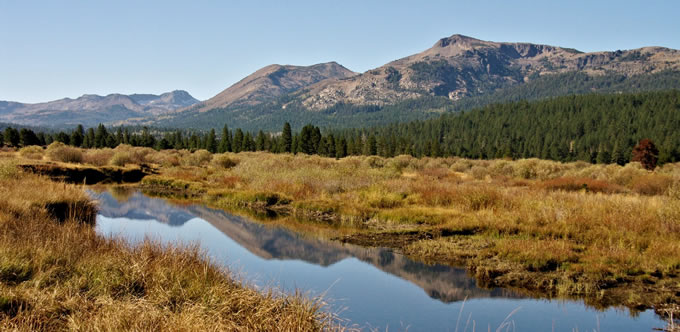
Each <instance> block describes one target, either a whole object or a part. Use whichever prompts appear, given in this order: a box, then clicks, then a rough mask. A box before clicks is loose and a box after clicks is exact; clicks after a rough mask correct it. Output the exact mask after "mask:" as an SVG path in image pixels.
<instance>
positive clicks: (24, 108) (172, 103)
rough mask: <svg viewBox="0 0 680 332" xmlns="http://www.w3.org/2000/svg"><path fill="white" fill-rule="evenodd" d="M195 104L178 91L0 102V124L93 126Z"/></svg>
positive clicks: (188, 95)
mask: <svg viewBox="0 0 680 332" xmlns="http://www.w3.org/2000/svg"><path fill="white" fill-rule="evenodd" d="M197 102H198V100H196V99H195V98H193V97H192V96H191V95H190V94H189V93H188V92H186V91H181V90H176V91H172V92H168V93H164V94H162V95H152V94H133V95H129V96H128V95H122V94H110V95H107V96H98V95H83V96H81V97H79V98H77V99H70V98H64V99H60V100H55V101H50V102H46V103H37V104H22V103H16V102H2V101H0V121H2V122H11V123H18V124H27V125H35V126H57V127H58V126H69V125H76V124H83V125H86V126H94V125H97V124H98V123H112V122H117V121H123V120H128V119H130V118H142V117H148V116H158V115H162V114H165V113H168V112H170V111H174V110H176V109H178V108H182V107H187V106H191V105H193V104H195V103H197Z"/></svg>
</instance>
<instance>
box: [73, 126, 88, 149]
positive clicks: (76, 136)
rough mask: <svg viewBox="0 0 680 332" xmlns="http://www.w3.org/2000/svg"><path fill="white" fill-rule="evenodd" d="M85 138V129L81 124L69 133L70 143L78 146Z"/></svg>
mask: <svg viewBox="0 0 680 332" xmlns="http://www.w3.org/2000/svg"><path fill="white" fill-rule="evenodd" d="M84 138H85V129H83V125H78V126H77V127H76V129H75V130H74V131H73V133H71V142H70V143H71V145H73V146H75V147H80V146H82V145H83V139H84Z"/></svg>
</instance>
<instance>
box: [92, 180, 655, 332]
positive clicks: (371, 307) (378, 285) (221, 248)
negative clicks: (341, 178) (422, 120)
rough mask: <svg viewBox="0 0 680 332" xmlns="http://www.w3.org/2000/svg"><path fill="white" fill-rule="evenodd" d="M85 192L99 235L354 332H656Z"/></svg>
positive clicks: (316, 243)
mask: <svg viewBox="0 0 680 332" xmlns="http://www.w3.org/2000/svg"><path fill="white" fill-rule="evenodd" d="M90 193H91V194H92V196H93V197H95V198H96V199H97V200H98V201H99V216H98V217H97V231H98V232H99V233H100V234H104V235H106V236H120V237H122V238H124V239H126V240H128V241H130V242H131V243H138V242H139V241H142V240H144V239H145V238H147V237H148V238H151V239H153V240H160V241H161V242H162V243H175V242H182V243H196V242H197V244H198V245H200V246H201V248H202V249H204V250H205V251H206V252H207V254H208V255H209V256H210V258H211V259H212V260H213V261H214V262H216V263H218V264H223V265H225V266H227V267H228V268H229V269H230V270H231V271H232V272H235V273H236V274H237V275H239V276H240V277H243V278H244V280H245V281H246V282H247V283H248V284H251V285H253V286H255V287H265V288H266V287H270V286H274V287H280V288H281V289H283V290H285V291H293V290H297V289H299V290H301V291H303V292H308V293H309V294H310V295H311V296H316V295H324V299H326V300H328V301H330V310H332V311H334V312H340V316H341V317H343V318H345V319H348V320H349V321H351V322H352V323H356V324H357V326H359V327H369V328H375V329H378V330H388V329H389V330H395V328H396V330H405V329H408V330H409V331H440V330H451V331H453V330H456V325H460V331H463V328H464V326H465V325H466V324H476V326H477V329H476V330H478V331H481V330H484V331H486V330H496V328H497V327H499V326H500V325H502V324H503V323H504V322H508V321H510V322H511V323H512V326H514V327H515V329H514V330H516V331H593V330H596V331H651V330H652V328H658V327H663V326H664V322H663V321H661V320H660V319H659V318H658V317H657V316H655V314H654V313H653V312H652V311H645V312H642V313H639V314H637V315H630V314H629V313H628V312H626V311H625V310H621V309H616V308H610V309H607V310H604V311H597V310H595V309H592V308H589V307H587V306H585V305H584V304H583V303H582V301H553V300H546V299H533V298H523V297H521V296H520V295H519V294H518V293H516V292H513V291H511V290H507V289H483V288H479V287H477V285H476V283H475V280H474V279H473V278H471V277H469V276H468V275H467V273H466V271H465V270H464V269H462V268H455V267H450V266H443V265H427V264H424V263H420V262H417V261H413V260H410V259H408V258H407V257H404V256H403V255H400V254H397V253H394V252H392V251H390V250H387V249H383V248H364V247H359V246H354V245H348V244H343V243H340V242H336V241H329V240H325V239H321V238H318V237H314V236H311V235H305V234H302V233H298V232H295V231H293V230H289V229H285V228H283V227H278V226H275V225H271V224H262V223H258V222H255V221H251V220H250V219H248V218H246V217H240V216H235V215H232V214H230V213H227V212H224V211H221V210H214V209H210V208H207V207H205V206H199V205H181V204H173V203H171V202H168V201H165V200H163V199H159V198H150V197H147V196H145V195H143V194H141V193H140V192H138V191H136V190H134V189H129V188H128V189H125V188H109V189H108V191H104V192H99V193H96V192H90ZM510 313H512V315H511V317H510V318H508V315H509V314H510ZM467 330H468V331H470V330H471V329H469V328H468V329H467ZM503 330H505V329H503ZM511 330H512V329H511Z"/></svg>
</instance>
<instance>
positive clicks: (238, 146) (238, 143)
mask: <svg viewBox="0 0 680 332" xmlns="http://www.w3.org/2000/svg"><path fill="white" fill-rule="evenodd" d="M242 149H243V131H242V130H241V128H238V129H236V133H235V134H234V141H233V143H232V150H234V152H241V151H242Z"/></svg>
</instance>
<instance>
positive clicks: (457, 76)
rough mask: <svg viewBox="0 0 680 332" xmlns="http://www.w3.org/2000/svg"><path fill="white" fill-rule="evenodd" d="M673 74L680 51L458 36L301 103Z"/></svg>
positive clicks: (323, 104) (384, 100) (322, 88)
mask: <svg viewBox="0 0 680 332" xmlns="http://www.w3.org/2000/svg"><path fill="white" fill-rule="evenodd" d="M668 70H676V71H677V70H680V51H677V50H671V49H667V48H662V47H645V48H640V49H636V50H629V51H615V52H595V53H582V52H579V51H577V50H574V49H569V48H562V47H556V46H548V45H535V44H529V43H497V42H489V41H482V40H479V39H474V38H470V37H466V36H462V35H453V36H451V37H448V38H443V39H440V40H439V41H438V42H437V43H435V45H434V46H432V47H431V48H430V49H428V50H425V51H423V52H421V53H418V54H414V55H411V56H408V57H405V58H402V59H399V60H396V61H392V62H390V63H388V64H386V65H384V66H381V67H379V68H376V69H373V70H369V71H367V72H366V73H363V74H361V75H357V76H355V77H352V78H350V79H347V80H342V81H322V82H319V83H317V84H315V85H313V86H311V87H310V88H309V90H308V91H305V93H301V94H300V95H299V96H298V100H299V101H301V103H302V104H303V105H304V107H305V108H307V109H311V110H323V109H326V108H328V107H331V106H333V105H336V104H338V103H346V104H347V103H348V104H354V105H384V104H390V103H395V102H398V101H402V100H405V99H412V98H418V97H422V96H433V95H435V96H445V97H447V98H449V99H451V100H454V101H456V100H460V99H462V98H465V97H470V96H478V95H484V94H489V93H492V92H494V91H496V90H498V89H503V88H507V87H511V86H515V85H520V84H523V83H527V82H530V81H532V80H535V79H537V78H539V77H543V76H547V75H554V74H561V73H567V72H581V73H585V74H587V75H589V76H592V77H598V76H602V75H607V74H618V75H623V76H625V77H632V76H635V75H642V74H653V73H659V72H662V71H668Z"/></svg>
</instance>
